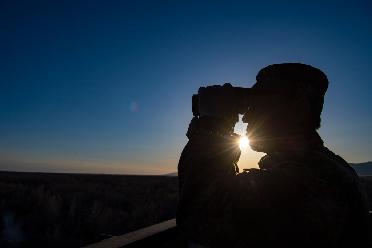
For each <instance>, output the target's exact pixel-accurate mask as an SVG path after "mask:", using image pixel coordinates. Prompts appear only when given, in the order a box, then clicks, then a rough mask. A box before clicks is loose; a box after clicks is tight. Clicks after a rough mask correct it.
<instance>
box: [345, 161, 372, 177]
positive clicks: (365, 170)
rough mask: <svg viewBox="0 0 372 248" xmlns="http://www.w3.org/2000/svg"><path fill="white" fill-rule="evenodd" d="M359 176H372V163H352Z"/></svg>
mask: <svg viewBox="0 0 372 248" xmlns="http://www.w3.org/2000/svg"><path fill="white" fill-rule="evenodd" d="M350 165H351V167H353V168H354V170H355V171H356V173H358V175H359V176H372V161H369V162H364V163H350Z"/></svg>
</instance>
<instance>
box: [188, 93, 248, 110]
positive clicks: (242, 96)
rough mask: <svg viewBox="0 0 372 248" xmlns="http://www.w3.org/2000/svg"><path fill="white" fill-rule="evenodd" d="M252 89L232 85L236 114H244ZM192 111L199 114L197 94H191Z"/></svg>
mask: <svg viewBox="0 0 372 248" xmlns="http://www.w3.org/2000/svg"><path fill="white" fill-rule="evenodd" d="M252 94H253V90H252V89H251V88H242V87H234V95H235V97H234V98H235V99H234V101H235V104H236V112H237V113H238V114H244V113H245V111H246V110H247V109H248V107H249V105H250V99H251V98H252ZM192 113H193V115H194V116H199V115H200V112H199V95H198V94H195V95H193V96H192Z"/></svg>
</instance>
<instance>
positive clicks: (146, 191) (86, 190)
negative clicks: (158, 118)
mask: <svg viewBox="0 0 372 248" xmlns="http://www.w3.org/2000/svg"><path fill="white" fill-rule="evenodd" d="M177 182H178V181H177V178H175V177H167V176H128V175H92V174H90V175H89V174H52V173H20V172H0V247H41V246H42V247H80V246H82V245H86V244H90V243H94V242H96V241H98V240H101V239H104V238H107V237H110V236H111V235H120V234H124V233H126V232H130V231H134V230H137V229H139V228H142V227H146V226H149V225H152V224H155V223H158V222H161V221H164V220H168V219H171V218H174V217H175V210H176V204H177V195H178V189H177V185H178V184H177Z"/></svg>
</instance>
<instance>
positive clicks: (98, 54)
mask: <svg viewBox="0 0 372 248" xmlns="http://www.w3.org/2000/svg"><path fill="white" fill-rule="evenodd" d="M155 2H156V3H155ZM0 13H1V15H0V18H1V22H0V26H1V40H0V44H1V46H0V54H1V55H0V170H21V171H58V172H90V173H138V174H162V173H167V172H173V171H176V166H177V161H178V157H179V154H180V152H181V149H182V148H183V146H184V145H185V143H186V141H187V139H186V137H185V135H184V133H185V131H186V129H187V125H188V122H189V120H190V118H191V116H192V114H191V95H192V94H193V93H194V92H196V91H197V89H198V87H199V86H201V85H206V84H211V83H223V82H233V84H234V85H237V86H246V87H248V86H251V85H252V84H253V83H254V80H255V75H256V73H257V72H258V70H259V69H260V68H262V67H264V66H266V65H268V64H272V63H281V62H302V63H307V64H311V65H313V66H316V67H318V68H320V69H322V70H323V71H324V72H325V73H326V74H327V75H328V77H329V80H330V87H329V90H328V92H327V95H326V100H325V107H324V111H323V117H322V120H323V124H322V127H321V129H320V133H321V135H322V137H323V138H324V140H325V142H326V145H327V146H328V147H329V148H330V149H332V150H334V151H335V152H336V153H338V154H340V155H342V156H344V158H345V159H346V160H348V161H350V162H362V161H368V160H372V148H371V144H372V113H371V112H372V111H371V106H372V98H371V96H372V94H371V93H372V69H371V66H372V63H371V60H372V45H371V44H372V4H371V2H370V1H349V2H341V1H334V2H325V1H319V2H316V1H312V2H311V3H310V1H303V2H300V1H288V2H284V1H257V2H253V1H252V2H250V1H242V2H240V1H188V2H187V3H186V1H184V2H181V1H159V2H157V1H54V2H53V1H45V2H40V1H2V3H1V6H0ZM242 129H243V127H242V125H241V124H239V125H238V128H237V131H241V130H242ZM261 155H262V154H257V153H254V152H252V151H248V152H246V153H245V154H244V155H243V158H242V161H241V163H240V165H241V166H242V167H254V166H256V163H257V160H258V159H259V157H260V156H261Z"/></svg>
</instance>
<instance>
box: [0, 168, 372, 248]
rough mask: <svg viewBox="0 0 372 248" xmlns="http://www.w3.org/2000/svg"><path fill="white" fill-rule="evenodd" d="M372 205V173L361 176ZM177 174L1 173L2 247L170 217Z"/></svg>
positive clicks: (57, 243) (68, 241) (76, 239)
mask: <svg viewBox="0 0 372 248" xmlns="http://www.w3.org/2000/svg"><path fill="white" fill-rule="evenodd" d="M361 180H362V183H363V185H364V186H365V187H366V189H367V193H368V196H369V199H370V206H371V207H370V209H372V176H369V177H362V178H361ZM177 188H178V181H177V177H167V176H123V175H87V174H51V173H16V172H0V247H80V246H82V245H86V244H91V243H94V242H97V241H99V240H102V239H105V238H108V237H110V235H120V234H124V233H127V232H130V231H133V230H137V229H139V228H142V227H147V226H149V225H152V224H155V223H158V222H161V221H164V220H168V219H172V218H174V217H175V210H176V204H177V195H178V192H177Z"/></svg>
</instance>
